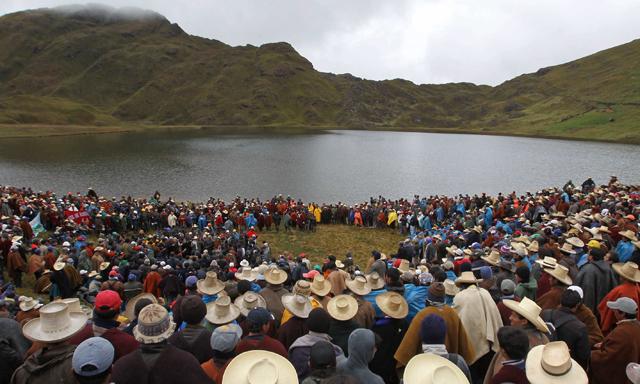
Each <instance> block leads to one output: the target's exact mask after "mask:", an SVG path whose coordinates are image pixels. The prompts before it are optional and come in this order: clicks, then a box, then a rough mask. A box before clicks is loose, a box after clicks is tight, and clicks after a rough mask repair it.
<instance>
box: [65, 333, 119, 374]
mask: <svg viewBox="0 0 640 384" xmlns="http://www.w3.org/2000/svg"><path fill="white" fill-rule="evenodd" d="M114 356H115V349H114V348H113V346H112V345H111V343H110V342H109V341H108V340H107V339H105V338H102V337H91V338H89V339H86V340H85V341H83V342H82V343H80V344H78V347H77V348H76V349H75V351H74V352H73V357H72V358H71V366H72V368H73V374H74V376H75V378H76V380H77V381H78V382H79V383H105V382H107V379H108V378H109V375H110V373H111V366H112V365H113V358H114Z"/></svg>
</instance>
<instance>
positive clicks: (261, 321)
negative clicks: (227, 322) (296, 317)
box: [247, 307, 272, 333]
mask: <svg viewBox="0 0 640 384" xmlns="http://www.w3.org/2000/svg"><path fill="white" fill-rule="evenodd" d="M271 317H272V316H271V312H269V311H268V310H266V309H265V308H260V307H259V308H254V309H252V310H251V311H249V314H248V315H247V324H248V325H249V332H250V333H267V332H268V330H269V320H271Z"/></svg>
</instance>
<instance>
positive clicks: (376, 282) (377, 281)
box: [366, 272, 384, 290]
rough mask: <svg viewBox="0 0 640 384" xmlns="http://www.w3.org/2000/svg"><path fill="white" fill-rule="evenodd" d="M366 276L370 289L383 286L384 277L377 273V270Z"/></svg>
mask: <svg viewBox="0 0 640 384" xmlns="http://www.w3.org/2000/svg"><path fill="white" fill-rule="evenodd" d="M366 277H367V285H368V286H369V288H370V289H371V290H375V289H382V288H384V279H383V278H382V277H381V276H380V275H379V274H378V272H373V273H371V274H369V275H367V276H366Z"/></svg>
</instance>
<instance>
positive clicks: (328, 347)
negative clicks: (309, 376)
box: [309, 340, 336, 369]
mask: <svg viewBox="0 0 640 384" xmlns="http://www.w3.org/2000/svg"><path fill="white" fill-rule="evenodd" d="M309 366H311V369H329V368H335V367H336V352H335V350H334V349H333V344H331V343H330V342H328V341H324V340H321V341H318V342H316V343H315V344H313V346H312V347H311V351H310V355H309Z"/></svg>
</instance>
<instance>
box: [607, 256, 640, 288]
mask: <svg viewBox="0 0 640 384" xmlns="http://www.w3.org/2000/svg"><path fill="white" fill-rule="evenodd" d="M611 267H612V268H613V270H614V271H615V272H616V273H617V274H618V275H620V276H622V277H624V278H625V279H627V280H631V281H635V282H636V283H640V270H639V269H638V264H636V263H634V262H632V261H627V262H626V263H614V264H613V265H612V266H611Z"/></svg>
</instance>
